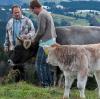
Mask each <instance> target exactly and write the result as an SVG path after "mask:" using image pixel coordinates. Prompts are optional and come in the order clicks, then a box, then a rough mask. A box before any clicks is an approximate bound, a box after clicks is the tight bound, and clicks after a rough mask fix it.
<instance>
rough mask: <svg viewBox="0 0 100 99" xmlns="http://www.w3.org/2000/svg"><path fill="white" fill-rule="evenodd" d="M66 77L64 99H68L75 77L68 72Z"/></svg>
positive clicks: (65, 74) (65, 73)
mask: <svg viewBox="0 0 100 99" xmlns="http://www.w3.org/2000/svg"><path fill="white" fill-rule="evenodd" d="M64 77H65V91H64V96H63V99H68V98H69V93H70V88H71V85H72V83H73V81H74V77H72V76H71V74H70V73H69V72H67V71H66V72H64Z"/></svg>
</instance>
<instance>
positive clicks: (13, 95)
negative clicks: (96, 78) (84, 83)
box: [0, 82, 97, 99]
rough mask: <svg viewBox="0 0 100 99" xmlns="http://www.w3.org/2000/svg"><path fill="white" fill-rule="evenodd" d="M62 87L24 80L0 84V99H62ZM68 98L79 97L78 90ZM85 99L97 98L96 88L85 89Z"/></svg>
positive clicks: (74, 90)
mask: <svg viewBox="0 0 100 99" xmlns="http://www.w3.org/2000/svg"><path fill="white" fill-rule="evenodd" d="M63 91H64V89H63V88H57V87H56V88H41V87H37V86H34V85H32V84H27V83H26V82H19V83H14V84H6V85H0V99H62V96H63ZM70 97H71V98H70V99H80V98H79V92H78V91H77V90H76V89H73V90H72V93H71V95H70ZM86 99H97V90H95V91H86Z"/></svg>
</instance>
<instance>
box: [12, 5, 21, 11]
mask: <svg viewBox="0 0 100 99" xmlns="http://www.w3.org/2000/svg"><path fill="white" fill-rule="evenodd" d="M14 8H19V9H20V10H21V7H20V6H19V5H13V6H12V8H11V12H12V13H13V9H14ZM21 11H22V10H21Z"/></svg>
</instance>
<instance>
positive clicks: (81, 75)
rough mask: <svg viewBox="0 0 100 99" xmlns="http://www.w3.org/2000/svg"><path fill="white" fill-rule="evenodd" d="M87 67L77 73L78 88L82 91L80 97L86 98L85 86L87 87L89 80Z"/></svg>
mask: <svg viewBox="0 0 100 99" xmlns="http://www.w3.org/2000/svg"><path fill="white" fill-rule="evenodd" d="M87 74H88V73H87V69H85V68H84V69H82V70H80V71H79V72H78V75H77V88H78V89H79V92H80V98H82V99H84V98H85V87H86V82H87Z"/></svg>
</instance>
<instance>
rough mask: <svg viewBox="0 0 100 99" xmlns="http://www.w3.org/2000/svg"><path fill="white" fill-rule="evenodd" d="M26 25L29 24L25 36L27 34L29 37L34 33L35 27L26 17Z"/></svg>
mask: <svg viewBox="0 0 100 99" xmlns="http://www.w3.org/2000/svg"><path fill="white" fill-rule="evenodd" d="M28 25H29V33H28V34H27V36H29V37H30V38H33V37H34V35H35V28H34V25H33V23H32V21H31V20H30V19H28Z"/></svg>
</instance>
